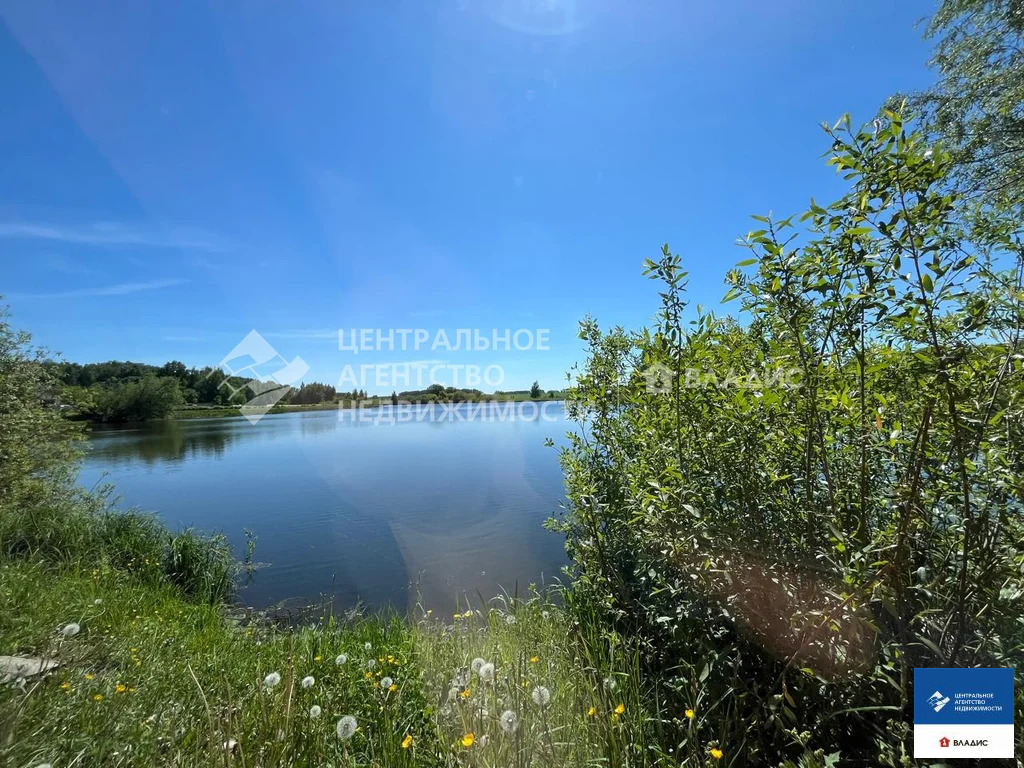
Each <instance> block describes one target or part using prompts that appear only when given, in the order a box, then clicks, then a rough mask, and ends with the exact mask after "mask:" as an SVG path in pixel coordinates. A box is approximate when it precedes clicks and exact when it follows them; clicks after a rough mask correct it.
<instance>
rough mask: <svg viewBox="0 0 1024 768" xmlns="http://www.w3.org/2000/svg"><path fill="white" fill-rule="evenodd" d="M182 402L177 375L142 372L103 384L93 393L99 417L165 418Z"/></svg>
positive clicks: (141, 419) (105, 419)
mask: <svg viewBox="0 0 1024 768" xmlns="http://www.w3.org/2000/svg"><path fill="white" fill-rule="evenodd" d="M182 403H184V398H183V397H182V394H181V389H180V388H179V386H178V381H177V379H173V378H170V377H166V376H143V377H142V378H140V379H138V380H137V381H121V382H117V383H115V384H109V385H107V386H105V387H103V388H102V389H101V390H100V391H99V393H98V394H97V395H96V412H97V415H98V416H99V418H100V419H101V420H102V421H148V420H150V419H164V418H167V417H168V416H169V415H170V414H171V411H173V410H174V409H175V408H177V407H179V406H180V405H181V404H182Z"/></svg>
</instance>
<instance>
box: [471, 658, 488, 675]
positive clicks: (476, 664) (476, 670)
mask: <svg viewBox="0 0 1024 768" xmlns="http://www.w3.org/2000/svg"><path fill="white" fill-rule="evenodd" d="M486 663H487V662H486V661H484V660H483V659H481V658H480V657H479V656H477V657H476V658H475V659H473V661H472V663H471V664H470V665H469V668H470V669H472V670H473V674H474V675H479V674H480V667H482V666H483V665H484V664H486Z"/></svg>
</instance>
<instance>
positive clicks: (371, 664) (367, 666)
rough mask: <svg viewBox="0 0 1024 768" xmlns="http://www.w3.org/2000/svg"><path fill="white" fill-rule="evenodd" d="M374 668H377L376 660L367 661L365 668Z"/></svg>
mask: <svg viewBox="0 0 1024 768" xmlns="http://www.w3.org/2000/svg"><path fill="white" fill-rule="evenodd" d="M376 666H377V660H376V659H370V660H369V661H367V662H366V668H367V669H373V668H374V667H376Z"/></svg>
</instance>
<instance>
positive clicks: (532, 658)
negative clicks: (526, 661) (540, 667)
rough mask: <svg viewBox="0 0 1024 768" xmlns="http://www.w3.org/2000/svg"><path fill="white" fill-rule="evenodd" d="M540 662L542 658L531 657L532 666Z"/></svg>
mask: <svg viewBox="0 0 1024 768" xmlns="http://www.w3.org/2000/svg"><path fill="white" fill-rule="evenodd" d="M538 661H540V656H531V657H530V663H531V664H536V663H537V662H538Z"/></svg>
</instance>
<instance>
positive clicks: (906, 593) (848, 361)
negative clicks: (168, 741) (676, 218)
mask: <svg viewBox="0 0 1024 768" xmlns="http://www.w3.org/2000/svg"><path fill="white" fill-rule="evenodd" d="M828 133H829V138H830V140H831V141H832V142H833V146H832V152H831V159H830V161H829V163H830V164H831V165H834V166H835V167H836V168H837V170H838V171H839V172H841V173H843V174H844V177H845V178H846V179H848V180H849V182H850V185H851V186H850V191H849V193H848V194H847V195H846V196H844V197H843V198H842V199H840V200H838V201H837V202H836V203H834V204H832V205H830V206H828V207H821V206H818V205H817V204H815V203H814V202H813V201H812V204H811V208H810V210H809V211H807V212H806V213H805V214H804V215H803V216H802V217H801V218H800V219H799V221H798V222H797V224H794V221H793V220H792V219H784V220H781V221H780V220H775V219H771V218H767V217H755V218H757V219H758V221H759V222H760V224H759V228H758V229H757V230H755V231H753V232H751V233H750V235H749V236H748V237H747V239H746V243H745V244H746V245H747V247H749V248H750V250H751V251H752V257H751V258H750V259H748V260H746V261H744V262H741V263H740V265H738V267H739V268H738V269H735V270H733V271H731V272H730V273H729V274H728V276H727V283H728V285H729V290H728V293H727V295H726V298H727V299H728V300H733V299H738V300H739V301H740V302H741V306H742V310H743V315H742V323H741V322H738V321H736V320H731V319H728V318H725V319H722V318H718V317H715V316H714V315H712V314H710V313H708V312H705V311H703V310H701V309H698V310H697V312H696V314H695V315H693V316H692V319H689V317H688V316H687V314H686V313H687V308H686V303H685V286H686V273H685V272H684V271H683V270H682V266H681V261H680V259H679V257H678V256H675V255H673V254H671V253H670V252H669V250H668V248H667V246H666V248H665V249H664V251H663V254H662V257H661V259H660V260H659V261H657V262H652V261H649V262H648V263H647V272H648V274H649V275H650V276H651V277H652V278H656V279H658V280H660V281H661V283H662V292H661V299H662V306H661V312H660V314H659V319H658V324H657V326H656V327H655V328H653V329H651V330H644V331H642V332H639V333H627V332H625V331H623V330H621V329H614V330H612V331H610V332H607V333H603V332H602V331H601V330H600V329H599V328H598V326H597V325H596V323H595V322H593V321H591V320H587V321H585V322H584V323H582V325H581V333H580V335H581V338H583V339H584V341H585V342H586V344H587V346H588V348H589V359H588V360H587V362H586V365H585V366H584V368H583V370H582V371H580V375H579V377H578V383H577V386H576V387H575V388H574V390H572V391H571V392H570V393H569V397H568V404H567V407H568V409H569V412H570V414H571V415H573V416H574V417H576V418H577V419H578V420H579V422H580V429H579V430H578V432H577V433H576V434H575V435H574V436H572V438H571V443H570V445H569V447H568V448H567V449H566V450H565V451H564V452H563V455H562V461H563V466H564V468H565V471H566V482H567V489H568V496H569V498H570V501H571V509H570V512H569V514H568V515H567V516H565V517H564V518H563V519H562V520H560V521H557V522H555V523H554V525H555V527H557V528H559V529H560V530H562V531H563V532H564V533H565V534H566V536H567V546H568V550H569V553H570V555H571V556H572V559H573V560H574V562H575V570H574V573H573V575H574V579H575V582H574V585H573V606H574V608H575V610H577V611H583V612H584V613H585V614H587V615H595V616H599V617H600V618H596V619H590V620H592V621H598V622H599V623H600V622H611V623H612V624H613V625H614V626H616V627H617V628H618V629H619V631H620V632H622V633H623V634H625V635H627V636H631V637H635V638H637V639H638V640H639V641H640V642H642V643H644V644H645V650H644V653H643V654H642V655H643V658H644V660H645V662H646V667H647V671H648V673H650V674H652V676H653V678H654V679H658V680H660V682H661V691H662V695H663V696H664V697H665V698H666V699H667V700H668V701H670V702H672V706H671V707H670V709H683V708H688V709H691V710H692V711H693V712H694V713H695V716H694V718H693V719H692V720H691V721H690V722H688V723H686V724H685V727H682V728H679V729H677V730H676V732H675V733H672V734H670V735H669V736H667V738H669V739H670V741H671V742H672V744H673V745H675V746H677V747H678V750H679V751H678V752H677V754H680V755H681V756H682V755H689V756H692V757H694V758H695V759H696V758H697V756H698V755H699V754H702V752H701V750H702V748H703V745H706V744H707V743H709V742H711V741H714V742H716V743H718V744H721V745H722V749H723V750H724V752H725V753H726V754H727V755H742V758H739V762H744V763H747V764H757V765H778V764H779V763H780V762H782V761H785V760H790V761H794V762H796V761H804V762H803V763H801V764H817V763H818V762H821V761H824V760H825V756H829V757H828V759H829V760H833V759H835V758H834V757H831V756H832V755H833V754H834V753H835V752H839V753H840V754H841V755H842V758H843V761H844V763H845V762H846V761H847V760H850V761H853V762H856V761H861V762H864V763H871V764H888V765H896V764H904V763H905V762H906V761H907V760H909V757H908V755H909V754H910V728H909V725H908V724H909V723H910V722H911V707H912V684H913V668H914V667H915V666H946V665H948V666H1013V665H1014V664H1015V663H1017V662H1018V661H1019V659H1020V658H1022V653H1024V629H1022V625H1021V623H1020V620H1019V607H1018V602H1017V601H1018V599H1019V597H1020V595H1021V594H1022V581H1021V573H1022V564H1024V550H1022V548H1021V542H1022V540H1024V527H1022V523H1021V521H1022V517H1021V500H1022V499H1024V487H1022V483H1024V473H1022V469H1024V463H1022V462H1024V453H1022V440H1021V435H1022V426H1024V413H1022V394H1024V387H1022V366H1021V359H1022V349H1021V329H1022V326H1024V310H1022V305H1024V291H1022V287H1021V270H1022V266H1021V265H1022V260H1021V246H1020V243H1019V240H1018V239H1017V236H1016V235H1017V234H1018V233H1017V232H1016V231H1015V228H1016V226H1017V224H1016V223H1015V222H1013V221H1010V220H1006V219H1004V218H1000V217H999V216H998V215H997V214H996V213H994V212H989V214H990V215H989V218H988V219H987V220H986V222H985V226H984V227H983V228H982V229H981V230H979V229H977V228H968V227H967V226H966V224H965V222H963V219H964V218H965V217H966V213H965V210H966V208H965V206H964V204H963V203H962V201H960V200H959V198H958V197H957V195H956V193H955V192H954V191H951V189H950V187H949V184H948V183H947V174H948V172H949V160H948V157H947V156H946V155H945V154H944V153H943V152H942V150H941V148H931V149H930V148H927V147H925V146H924V145H923V143H922V139H921V137H920V136H919V135H917V134H914V133H908V132H907V131H906V130H905V129H904V126H903V119H902V117H901V116H900V115H899V114H895V113H889V114H888V115H887V118H886V120H885V121H883V122H882V123H880V124H878V125H877V126H876V127H875V128H874V130H872V129H870V128H869V129H867V130H861V131H852V130H850V129H849V125H848V122H841V123H840V124H837V126H835V127H834V128H832V129H829V130H828ZM800 223H803V224H804V225H805V228H804V229H798V226H797V225H798V224H800ZM965 231H971V232H973V233H975V234H976V235H978V236H977V239H976V240H975V241H973V242H970V241H968V240H967V236H966V235H965V234H964V233H965ZM979 232H981V233H983V234H979ZM1000 265H1002V266H1010V267H1011V269H1009V270H1008V271H1006V270H1000V269H999V268H998V267H999V266H1000ZM1017 690H1018V692H1019V691H1021V685H1020V682H1019V681H1018V686H1017ZM819 750H820V752H819ZM815 754H817V755H818V757H813V755H815ZM812 758H813V759H812ZM819 758H820V759H819ZM807 761H810V762H807Z"/></svg>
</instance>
